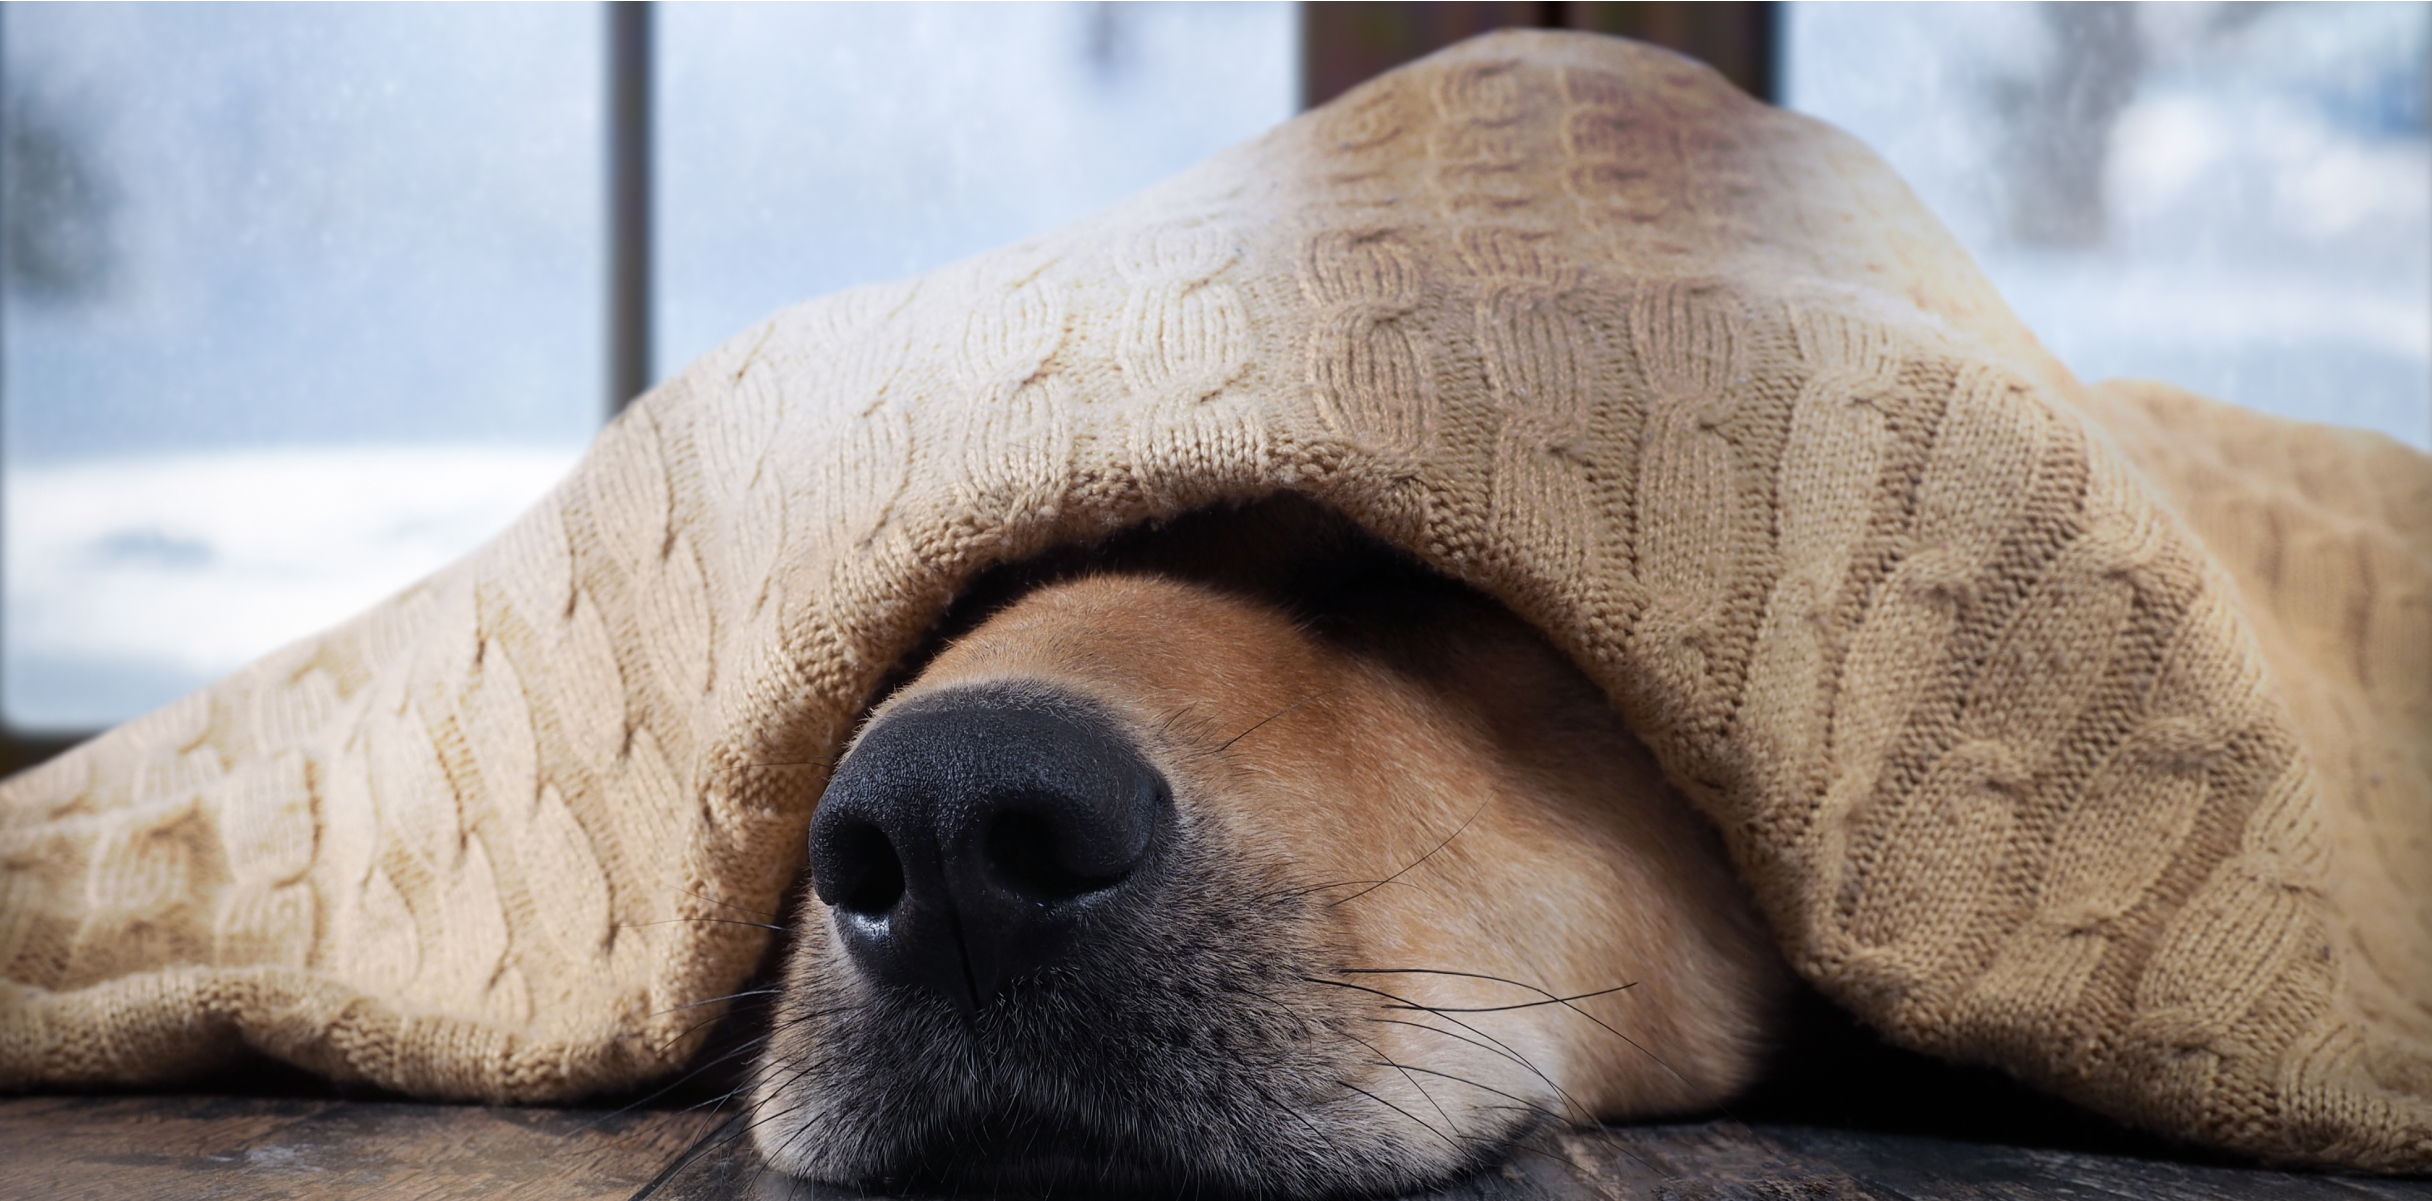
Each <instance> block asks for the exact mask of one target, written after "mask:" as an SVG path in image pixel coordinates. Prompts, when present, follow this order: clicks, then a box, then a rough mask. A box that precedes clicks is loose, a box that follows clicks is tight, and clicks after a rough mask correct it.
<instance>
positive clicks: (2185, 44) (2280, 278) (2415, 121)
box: [1783, 3, 2432, 447]
mask: <svg viewBox="0 0 2432 1201" xmlns="http://www.w3.org/2000/svg"><path fill="white" fill-rule="evenodd" d="M1789 9H1790V12H1789V15H1788V20H1787V22H1786V26H1785V28H1786V38H1785V46H1784V49H1785V54H1784V56H1783V63H1784V73H1785V80H1784V82H1785V85H1786V86H1785V96H1786V102H1787V103H1788V104H1789V105H1790V106H1791V107H1793V108H1797V109H1801V110H1804V111H1806V112H1810V113H1813V114H1815V115H1817V116H1820V117H1823V118H1824V119H1826V120H1828V121H1831V122H1832V123H1833V124H1835V125H1838V126H1840V127H1841V128H1843V129H1846V130H1848V131H1849V132H1851V133H1853V134H1856V135H1857V136H1858V137H1859V138H1861V139H1863V140H1865V141H1866V142H1867V143H1869V144H1870V145H1872V146H1873V147H1874V148H1875V150H1876V151H1877V152H1878V153H1880V154H1882V155H1883V156H1884V157H1885V158H1886V159H1888V160H1890V162H1891V164H1892V166H1893V167H1894V168H1895V169H1897V170H1898V171H1899V172H1900V174H1901V175H1902V176H1904V177H1905V178H1907V180H1908V181H1909V183H1910V185H1911V186H1912V187H1914V188H1915V189H1916V190H1917V192H1918V194H1919V195H1920V196H1921V197H1922V198H1923V199H1924V200H1925V202H1926V204H1927V205H1928V206H1929V207H1931V208H1933V209H1934V211H1935V212H1936V213H1938V214H1939V215H1940V216H1941V217H1942V219H1943V221H1944V223H1946V224H1947V225H1949V226H1950V227H1951V229H1952V231H1953V232H1954V233H1956V234H1957V235H1958V237H1959V238H1960V240H1961V241H1962V242H1964V243H1966V244H1967V246H1968V248H1969V250H1970V251H1971V252H1972V253H1973V254H1974V255H1975V256H1976V259H1977V261H1978V263H1979V264H1980V265H1982V266H1983V268H1984V269H1985V272H1986V274H1988V275H1989V276H1991V277H1992V279H1993V282H1994V284H1995V285H1996V286H1998V287H1999V288H2000V289H2001V292H2002V294H2003V295H2004V296H2005V297H2007V298H2008V299H2009V301H2010V304H2011V307H2012V308H2014V309H2016V310H2017V312H2018V315H2019V316H2020V317H2021V318H2022V319H2023V320H2024V321H2025V322H2026V324H2027V325H2028V327H2029V328H2031V329H2033V330H2034V331H2035V332H2036V334H2037V335H2038V336H2039V337H2041V338H2042V339H2043V341H2044V343H2045V345H2047V346H2049V347H2051V348H2052V350H2053V351H2054V352H2055V353H2056V354H2058V355H2059V356H2060V357H2061V358H2062V359H2063V360H2064V361H2065V362H2067V363H2068V364H2069V366H2070V368H2071V369H2072V370H2074V371H2076V372H2077V374H2078V375H2080V376H2081V377H2083V378H2086V379H2088V380H2094V379H2102V378H2106V377H2110V376H2117V375H2140V376H2149V377H2153V378H2158V379H2164V380H2169V381H2171V382H2174V383H2177V384H2181V385H2183V386H2186V387H2189V388H2193V389H2195V390H2197V391H2201V392H2206V393H2210V394H2212V395H2214V396H2219V397H2221V398H2224V399H2227V400H2232V401H2236V402H2238V403H2241V404H2245V405H2250V406H2253V407H2255V408H2260V409H2266V410H2270V411H2273V412H2279V413H2285V414H2289V415H2292V416H2298V417H2304V418H2309V419H2312V420H2317V421H2328V422H2334V423H2338V424H2343V425H2351V426H2361V427H2364V428H2367V429H2375V430H2380V431H2382V432H2384V433H2387V434H2390V435H2391V436H2393V437H2396V438H2399V439H2401V440H2403V441H2405V442H2408V443H2410V444H2413V445H2415V446H2418V447H2425V446H2432V142H2428V141H2427V136H2426V123H2425V115H2426V114H2425V109H2426V97H2427V72H2426V64H2427V63H2428V62H2432V5H2424V4H2223V3H2191V4H1840V3H1799V4H1792V5H1790V6H1789Z"/></svg>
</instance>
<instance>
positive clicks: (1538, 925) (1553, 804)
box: [904, 576, 1781, 1118]
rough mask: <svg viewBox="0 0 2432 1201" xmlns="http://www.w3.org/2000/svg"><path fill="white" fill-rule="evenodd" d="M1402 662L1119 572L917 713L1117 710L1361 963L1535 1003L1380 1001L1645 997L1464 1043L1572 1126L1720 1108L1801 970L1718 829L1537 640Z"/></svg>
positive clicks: (975, 639)
mask: <svg viewBox="0 0 2432 1201" xmlns="http://www.w3.org/2000/svg"><path fill="white" fill-rule="evenodd" d="M1425 639H1440V640H1441V641H1440V642H1438V643H1437V644H1436V645H1434V646H1427V645H1419V643H1421V642H1422V640H1425ZM1404 641H1405V643H1406V644H1405V645H1400V646H1395V647H1392V648H1390V650H1388V651H1387V652H1386V653H1383V654H1372V655H1359V654H1354V653H1351V652H1347V651H1344V650H1342V649H1339V648H1335V647H1329V646H1327V645H1325V644H1323V643H1321V642H1319V641H1318V640H1316V639H1314V638H1312V637H1311V636H1310V635H1309V634H1308V633H1307V631H1305V630H1301V629H1298V628H1295V626H1294V625H1293V624H1292V623H1291V622H1290V620H1289V619H1288V618H1287V617H1286V616H1285V615H1283V614H1281V613H1280V612H1278V611H1277V610H1275V609H1274V608H1273V607H1271V606H1267V605H1263V604H1261V603H1259V602H1257V601H1255V600H1250V599H1245V598H1242V597H1238V596H1228V595H1226V594H1225V593H1223V592H1221V591H1219V590H1217V589H1214V588H1211V587H1208V586H1205V585H1199V584H1192V583H1185V582H1180V581H1175V580H1169V579H1162V578H1157V577H1153V576H1100V577H1094V578H1090V579H1084V580H1080V581H1077V582H1074V583H1070V584H1066V585H1062V586H1059V587H1055V588H1052V589H1048V590H1044V591H1041V592H1038V593H1034V594H1032V595H1031V596H1030V597H1029V598H1027V599H1026V600H1025V601H1023V602H1022V603H1021V604H1019V605H1018V606H1016V607H1015V608H1013V609H1011V610H1009V611H1007V612H1005V613H1004V614H1002V615H1001V616H999V617H997V618H996V619H994V620H993V621H991V622H989V623H988V624H987V625H986V626H984V627H982V628H981V629H980V630H979V631H978V632H977V633H975V634H973V635H972V636H971V637H970V638H969V639H967V640H965V641H963V642H961V643H959V644H957V645H956V646H955V647H954V648H953V649H951V650H949V651H948V652H947V653H946V654H944V655H943V656H941V657H940V658H939V659H938V661H937V662H936V663H935V664H934V665H932V666H931V668H930V669H929V671H928V672H927V673H925V674H924V675H923V676H922V677H921V679H920V680H919V682H918V683H916V684H914V685H913V686H912V687H911V688H910V689H908V690H907V691H906V693H905V694H904V695H905V697H906V698H909V697H911V696H917V695H920V694H921V693H923V692H926V691H930V690H933V689H936V688H941V687H945V686H949V685H954V684H966V683H977V682H982V681H992V680H1009V679H1038V680H1048V681H1053V682H1055V683H1058V684H1062V685H1065V686H1067V687H1070V688H1073V689H1075V690H1077V691H1081V692H1084V693H1086V694H1087V695H1089V696H1092V697H1094V698H1096V699H1098V700H1100V701H1103V702H1105V703H1107V704H1108V705H1110V706H1112V707H1114V708H1115V709H1116V710H1117V711H1118V712H1120V713H1123V714H1124V715H1125V716H1126V717H1128V718H1129V722H1130V725H1131V727H1132V730H1133V732H1134V733H1135V734H1136V735H1137V736H1139V737H1140V738H1141V739H1142V740H1143V741H1144V742H1146V743H1147V744H1148V745H1150V746H1152V747H1155V748H1156V750H1157V752H1158V753H1157V754H1156V758H1157V760H1158V761H1159V762H1160V764H1161V765H1162V766H1164V767H1165V769H1166V771H1167V773H1168V775H1169V777H1170V778H1172V779H1173V780H1174V781H1175V785H1176V788H1177V790H1178V792H1179V793H1180V794H1181V795H1183V796H1185V797H1188V798H1190V800H1191V802H1192V803H1196V804H1198V805H1201V806H1204V807H1205V808H1206V811H1207V812H1209V813H1210V814H1213V815H1215V816H1216V817H1218V818H1219V819H1220V820H1221V821H1222V822H1223V823H1224V825H1225V827H1226V828H1227V830H1228V831H1229V832H1231V833H1232V834H1233V835H1234V837H1235V838H1237V839H1238V840H1239V842H1240V844H1241V845H1243V846H1245V847H1251V848H1255V849H1256V850H1257V851H1258V852H1260V853H1263V854H1265V855H1269V856H1273V857H1274V858H1276V859H1278V860H1280V861H1282V862H1285V863H1288V864H1290V865H1291V870H1292V871H1293V873H1294V874H1295V875H1297V876H1298V877H1299V878H1300V879H1301V880H1303V881H1304V882H1305V883H1306V885H1307V886H1310V887H1319V886H1331V891H1333V892H1334V893H1336V894H1337V895H1338V901H1339V903H1338V904H1336V905H1335V906H1334V907H1333V909H1332V910H1331V912H1333V913H1335V914H1336V915H1338V916H1339V919H1340V921H1341V923H1342V931H1343V933H1344V935H1345V936H1346V939H1347V946H1348V947H1349V949H1350V955H1351V959H1352V962H1351V966H1353V967H1356V968H1361V969H1366V970H1390V969H1393V968H1397V967H1412V968H1434V969H1443V970H1451V971H1462V972H1473V973H1477V974H1479V975H1482V976H1499V977H1503V978H1505V979H1507V980H1513V981H1520V982H1522V983H1524V984H1525V985H1527V986H1529V987H1526V988H1518V987H1514V986H1512V985H1508V984H1497V983H1491V982H1487V981H1480V980H1468V979H1463V978H1459V977H1448V976H1437V975H1430V974H1424V973H1411V974H1407V975H1390V976H1383V977H1378V978H1377V980H1376V985H1377V987H1378V988H1379V989H1380V990H1383V991H1388V992H1392V993H1395V994H1396V995H1398V996H1403V997H1407V998H1409V999H1411V1000H1412V1001H1415V1002H1419V1003H1423V1004H1428V1005H1435V1006H1447V1007H1489V1006H1508V1005H1519V1004H1527V1003H1529V1002H1537V1001H1543V1000H1544V999H1545V995H1544V994H1548V993H1550V994H1552V995H1554V996H1558V997H1567V996H1574V995H1579V994H1586V993H1595V992H1600V991H1602V990H1607V989H1613V988H1616V987H1618V986H1623V985H1627V986H1629V987H1628V988H1627V989H1626V990H1624V991H1621V992H1612V993H1606V994H1605V995H1603V996H1599V997H1594V998H1591V999H1587V1000H1582V1001H1579V1002H1577V1003H1576V1005H1575V1006H1565V1005H1554V1004H1544V1005H1537V1006H1534V1007H1532V1008H1528V1009H1520V1010H1513V1011H1510V1012H1507V1013H1502V1014H1479V1015H1472V1016H1469V1017H1465V1018H1464V1019H1463V1020H1464V1021H1469V1022H1471V1023H1473V1024H1475V1025H1478V1026H1480V1027H1481V1028H1483V1029H1485V1030H1487V1031H1489V1032H1491V1033H1492V1034H1493V1035H1494V1036H1495V1038H1496V1039H1498V1040H1500V1041H1502V1042H1504V1043H1506V1044H1508V1045H1509V1046H1511V1047H1513V1048H1516V1049H1520V1050H1522V1051H1523V1053H1524V1055H1525V1057H1526V1058H1527V1059H1528V1060H1529V1061H1530V1062H1531V1063H1532V1064H1533V1065H1534V1066H1535V1067H1536V1068H1537V1069H1538V1070H1539V1071H1542V1072H1543V1073H1544V1074H1545V1075H1546V1076H1549V1077H1552V1078H1553V1082H1554V1083H1558V1084H1559V1085H1560V1086H1561V1088H1562V1090H1563V1092H1565V1093H1567V1094H1568V1095H1569V1098H1570V1101H1571V1102H1572V1103H1575V1104H1576V1105H1578V1106H1580V1107H1582V1112H1580V1113H1579V1114H1578V1116H1582V1117H1585V1116H1594V1117H1598V1118H1631V1117H1642V1116H1646V1115H1649V1114H1656V1113H1664V1112H1678V1111H1682V1110H1689V1109H1696V1108H1699V1107H1702V1106H1710V1105H1713V1104H1715V1103H1717V1102H1719V1101H1722V1100H1724V1099H1725V1098H1727V1097H1728V1096H1729V1095H1730V1094H1731V1093H1732V1092H1733V1091H1735V1090H1736V1089H1738V1088H1739V1087H1740V1086H1741V1085H1743V1084H1745V1083H1747V1082H1748V1080H1749V1079H1750V1077H1751V1075H1752V1073H1753V1072H1754V1071H1755V1069H1756V1068H1757V1066H1758V1061H1759V1058H1760V1055H1761V1053H1762V1051H1763V1049H1764V1046H1763V1039H1764V1035H1763V1029H1764V1025H1763V1023H1764V1018H1765V1017H1766V1016H1767V1014H1766V1008H1767V1003H1768V1001H1769V1000H1770V998H1771V995H1772V993H1773V992H1774V990H1775V988H1776V987H1777V985H1778V984H1779V982H1780V979H1781V972H1780V970H1779V968H1778V961H1777V959H1776V958H1775V956H1774V953H1773V951H1772V949H1771V947H1770V945H1769V943H1768V942H1767V940H1766V938H1765V935H1764V933H1763V930H1762V928H1761V926H1760V925H1759V924H1758V922H1757V921H1756V918H1755V916H1754V914H1753V912H1752V911H1751V910H1750V907H1749V905H1748V902H1747V900H1746V897H1745V889H1744V888H1743V887H1742V886H1741V885H1740V883H1739V881H1738V880H1737V879H1736V878H1735V877H1734V876H1733V875H1732V874H1731V871H1730V868H1729V865H1728V864H1727V863H1726V862H1725V860H1724V857H1723V853H1722V847H1721V844H1720V843H1719V841H1718V840H1717V839H1716V838H1715V836H1714V833H1713V831H1712V830H1710V829H1708V828H1706V827H1705V826H1704V824H1703V821H1702V819H1700V818H1698V817H1697V816H1696V815H1695V814H1694V813H1693V812H1692V811H1691V810H1690V808H1689V807H1688V805H1687V803H1686V802H1684V801H1683V800H1682V799H1681V798H1680V796H1679V794H1678V793H1676V792H1675V791H1674V790H1673V789H1672V787H1671V786H1670V785H1669V784H1667V783H1665V781H1664V779H1663V775H1662V772H1661V771H1660V770H1659V769H1658V768H1657V767H1656V766H1655V763H1654V761H1653V760H1652V759H1651V758H1650V757H1649V756H1648V755H1647V752H1646V749H1645V748H1644V747H1643V746H1641V745H1640V744H1639V742H1638V740H1637V739H1636V738H1635V737H1633V736H1631V734H1630V733H1629V731H1628V730H1627V729H1626V728H1624V727H1623V726H1622V724H1621V722H1620V720H1619V719H1618V718H1617V717H1615V716H1614V715H1613V714H1612V712H1611V710H1610V709H1609V707H1608V706H1606V704H1605V703H1604V700H1603V698H1602V697H1601V696H1599V695H1597V694H1596V692H1595V690H1594V687H1593V686H1592V685H1590V684H1589V683H1588V682H1587V681H1586V680H1585V679H1583V678H1581V677H1580V675H1579V674H1578V672H1577V671H1576V670H1575V669H1573V668H1572V667H1571V666H1570V665H1569V664H1568V663H1567V662H1565V661H1563V660H1562V658H1561V657H1560V656H1559V655H1557V654H1556V653H1555V652H1554V651H1553V649H1552V648H1550V647H1548V646H1546V645H1545V643H1544V641H1543V640H1542V639H1541V638H1539V637H1537V636H1536V635H1535V633H1534V632H1533V631H1529V630H1528V629H1526V628H1525V627H1523V626H1521V625H1520V624H1519V623H1518V622H1516V621H1514V620H1512V619H1510V618H1508V617H1504V616H1501V615H1499V614H1496V615H1493V616H1479V617H1477V618H1476V619H1475V621H1474V624H1469V625H1467V626H1465V627H1460V628H1446V627H1445V626H1443V625H1440V624H1436V625H1429V626H1427V627H1425V628H1423V629H1421V630H1417V631H1411V632H1408V633H1406V634H1405V637H1404ZM1172 714H1182V715H1185V717H1186V720H1183V721H1175V722H1168V721H1166V720H1164V719H1165V718H1166V717H1167V716H1168V715H1172ZM1235 735H1239V741H1238V742H1232V744H1231V746H1230V747H1229V749H1227V750H1226V751H1224V752H1223V753H1219V752H1218V747H1219V746H1221V745H1223V744H1224V743H1226V742H1228V741H1230V740H1231V739H1232V738H1233V737H1234V736H1235ZM1431 852H1432V853H1431ZM1387 880H1390V883H1389V884H1387V883H1382V882H1384V881H1387ZM1535 990H1543V992H1542V993H1540V992H1537V991H1535ZM1599 1023H1601V1024H1602V1025H1600V1024H1599ZM1604 1026H1610V1027H1612V1029H1611V1030H1607V1029H1605V1028H1603V1027H1604ZM1614 1031H1619V1032H1620V1033H1622V1034H1626V1035H1628V1036H1629V1039H1630V1040H1633V1041H1635V1042H1636V1043H1637V1044H1638V1045H1637V1046H1632V1045H1631V1044H1630V1042H1625V1041H1624V1040H1623V1039H1622V1038H1620V1037H1618V1036H1616V1034H1615V1033H1614ZM1374 1041H1376V1042H1377V1044H1378V1046H1379V1047H1380V1048H1382V1049H1383V1050H1384V1051H1385V1052H1386V1053H1387V1054H1388V1055H1389V1056H1390V1057H1391V1058H1393V1059H1395V1060H1396V1061H1399V1062H1404V1063H1411V1064H1428V1065H1438V1064H1441V1063H1443V1062H1445V1061H1446V1059H1447V1057H1448V1055H1449V1056H1450V1057H1451V1058H1453V1059H1457V1060H1459V1061H1461V1063H1462V1071H1463V1074H1464V1075H1468V1076H1470V1077H1471V1078H1473V1079H1474V1078H1476V1076H1477V1075H1480V1074H1483V1075H1486V1076H1489V1077H1492V1078H1493V1079H1494V1081H1495V1083H1496V1086H1497V1087H1499V1088H1502V1089H1504V1090H1506V1091H1509V1092H1512V1093H1515V1094H1521V1095H1532V1094H1538V1093H1541V1092H1543V1091H1544V1086H1545V1084H1546V1082H1545V1081H1543V1080H1533V1079H1531V1078H1530V1073H1528V1072H1527V1071H1525V1070H1524V1069H1522V1068H1521V1067H1519V1065H1516V1064H1513V1063H1511V1062H1510V1061H1508V1060H1505V1059H1503V1058H1501V1057H1499V1056H1494V1055H1491V1054H1484V1053H1480V1052H1477V1051H1476V1050H1475V1049H1474V1048H1462V1047H1461V1045H1460V1044H1457V1043H1448V1042H1447V1041H1445V1040H1443V1039H1441V1038H1433V1037H1430V1036H1428V1035H1426V1034H1424V1033H1421V1032H1418V1031H1416V1030H1413V1029H1410V1028H1408V1027H1402V1028H1392V1027H1388V1028H1385V1029H1382V1030H1380V1031H1379V1032H1378V1034H1377V1035H1376V1037H1375V1040H1374ZM1464 1050H1466V1051H1468V1052H1469V1053H1467V1054H1463V1053H1461V1052H1462V1051H1464ZM1377 1074H1378V1079H1377V1080H1376V1081H1374V1082H1373V1083H1375V1084H1376V1085H1378V1086H1380V1087H1385V1088H1388V1089H1390V1088H1392V1087H1394V1081H1395V1079H1396V1077H1395V1074H1394V1073H1393V1071H1392V1070H1391V1069H1382V1068H1381V1069H1379V1070H1378V1073H1377ZM1462 1099H1463V1100H1464V1101H1467V1102H1489V1101H1492V1100H1493V1098H1491V1097H1480V1096H1477V1095H1472V1096H1468V1097H1464V1098H1462ZM1437 1100H1438V1103H1443V1100H1442V1098H1440V1097H1439V1098H1437ZM1539 1103H1541V1104H1545V1105H1547V1106H1548V1107H1549V1108H1556V1107H1559V1106H1561V1105H1562V1104H1563V1102H1562V1101H1561V1100H1560V1099H1558V1098H1554V1097H1543V1098H1540V1100H1539Z"/></svg>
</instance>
